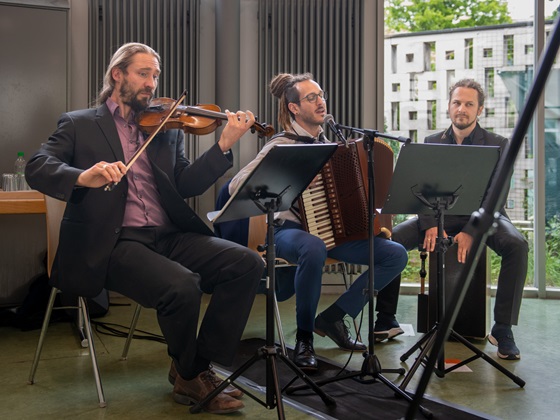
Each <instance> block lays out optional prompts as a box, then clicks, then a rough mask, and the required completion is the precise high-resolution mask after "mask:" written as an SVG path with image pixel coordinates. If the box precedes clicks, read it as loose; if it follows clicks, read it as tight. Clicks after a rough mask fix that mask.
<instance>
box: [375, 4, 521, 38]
mask: <svg viewBox="0 0 560 420" xmlns="http://www.w3.org/2000/svg"><path fill="white" fill-rule="evenodd" d="M511 22H512V20H511V17H510V15H509V10H508V7H507V4H506V3H505V2H502V1H500V0H484V1H480V0H386V1H385V31H386V32H387V33H398V32H421V31H433V30H440V29H449V28H471V27H474V26H488V25H498V24H502V23H511Z"/></svg>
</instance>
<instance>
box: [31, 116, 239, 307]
mask: <svg viewBox="0 0 560 420" xmlns="http://www.w3.org/2000/svg"><path fill="white" fill-rule="evenodd" d="M184 152H185V144H184V134H183V132H182V131H180V130H168V131H167V132H165V133H160V134H158V135H157V136H156V137H155V138H154V139H153V141H152V142H151V143H150V145H149V146H148V148H147V149H146V151H145V153H147V155H148V157H149V160H150V162H151V165H152V168H153V171H154V177H155V181H156V184H157V188H158V190H159V193H160V195H161V201H162V205H163V207H164V209H165V211H166V212H167V214H168V215H169V218H170V219H171V220H172V221H173V223H174V224H175V225H176V226H177V227H179V229H181V230H182V231H185V232H187V231H190V232H199V233H203V234H208V235H212V234H213V233H212V231H211V230H210V229H209V228H208V227H207V226H206V224H205V223H204V222H203V221H202V220H201V219H200V218H199V217H198V216H197V215H196V214H195V213H194V211H193V210H192V209H191V208H190V207H189V206H188V204H187V203H186V202H185V200H184V199H185V198H188V197H192V196H196V195H199V194H201V193H203V192H204V191H206V190H207V189H208V188H209V187H210V186H211V185H212V184H213V183H214V182H215V181H216V180H217V178H218V177H219V176H221V175H222V174H223V173H224V172H225V171H226V170H227V169H229V168H230V167H231V166H232V163H231V157H230V156H229V155H224V154H223V153H222V152H221V149H220V148H219V146H218V145H217V144H215V145H214V146H212V147H211V148H210V149H209V150H208V151H207V152H205V153H204V154H203V155H201V156H200V157H199V158H198V159H196V160H195V161H194V162H192V163H191V162H189V160H188V159H186V157H185V153H184ZM118 160H121V161H124V154H123V150H122V147H121V143H120V140H119V136H118V133H117V129H116V126H115V123H114V120H113V117H112V115H111V114H110V111H109V109H108V108H107V106H106V105H102V106H101V107H99V108H96V109H87V110H80V111H73V112H69V113H66V114H63V115H62V116H61V118H60V120H59V122H58V128H57V130H56V131H55V132H54V133H53V134H52V135H51V136H50V138H49V141H48V142H47V143H45V144H44V145H43V146H42V147H41V149H39V151H37V152H36V153H35V154H34V155H33V156H32V157H31V159H30V160H29V162H28V164H27V167H26V171H25V176H26V179H27V182H28V183H29V185H30V186H31V187H32V188H34V189H36V190H38V191H41V192H42V193H44V194H46V195H49V196H52V197H55V198H58V199H60V200H63V201H66V202H67V206H66V211H65V213H64V217H63V220H62V224H61V228H60V241H59V247H58V253H57V256H56V259H55V262H54V265H53V270H52V275H51V282H52V284H53V285H55V286H56V287H58V288H60V289H61V290H63V291H64V292H67V293H72V294H76V295H81V296H85V297H93V296H96V295H98V294H99V293H100V291H101V290H102V289H103V287H104V283H105V278H106V274H107V266H108V262H109V258H110V255H111V252H112V250H113V248H114V246H115V244H116V242H117V240H118V238H119V234H120V231H121V226H122V222H123V218H124V211H125V205H126V197H127V191H128V182H127V181H126V177H125V178H123V180H122V182H120V183H119V184H118V185H117V186H116V187H115V188H114V189H113V191H110V192H108V191H104V189H103V188H96V189H91V188H80V187H76V186H75V184H76V180H77V179H78V176H79V175H80V173H81V172H82V171H83V170H85V169H88V168H90V167H91V166H93V165H94V164H96V163H97V162H100V161H107V162H115V161H118ZM125 163H126V162H125Z"/></svg>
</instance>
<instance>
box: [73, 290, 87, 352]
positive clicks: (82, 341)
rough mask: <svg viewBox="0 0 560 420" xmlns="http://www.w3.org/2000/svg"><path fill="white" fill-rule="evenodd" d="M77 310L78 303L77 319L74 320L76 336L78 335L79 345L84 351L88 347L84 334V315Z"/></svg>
mask: <svg viewBox="0 0 560 420" xmlns="http://www.w3.org/2000/svg"><path fill="white" fill-rule="evenodd" d="M79 308H80V302H79V301H78V319H77V320H76V327H77V328H78V334H79V335H80V345H81V346H82V347H83V348H84V349H86V348H88V347H89V343H88V339H87V335H86V332H85V321H84V315H83V314H82V311H80V310H79Z"/></svg>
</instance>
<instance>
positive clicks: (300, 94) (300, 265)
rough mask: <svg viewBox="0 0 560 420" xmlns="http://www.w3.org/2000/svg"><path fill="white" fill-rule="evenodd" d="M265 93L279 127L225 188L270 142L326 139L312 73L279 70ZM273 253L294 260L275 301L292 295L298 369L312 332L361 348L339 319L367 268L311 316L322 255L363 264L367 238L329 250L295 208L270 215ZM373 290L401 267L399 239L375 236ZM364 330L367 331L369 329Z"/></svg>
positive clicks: (309, 352) (352, 305)
mask: <svg viewBox="0 0 560 420" xmlns="http://www.w3.org/2000/svg"><path fill="white" fill-rule="evenodd" d="M269 87H270V92H271V93H272V94H273V95H274V96H275V97H277V98H279V100H280V103H279V112H278V122H279V124H280V126H281V127H282V128H283V129H284V130H285V131H284V132H282V133H279V134H278V135H276V136H274V137H273V138H272V139H271V140H270V141H269V142H268V143H267V144H266V145H265V146H264V147H263V149H262V150H261V151H260V152H259V154H258V155H257V157H256V158H255V159H254V160H253V161H252V162H250V163H249V164H248V165H247V166H246V167H244V168H243V169H242V170H241V171H240V172H239V173H238V174H237V175H236V176H235V177H234V178H233V179H232V181H231V183H230V185H229V191H230V193H233V191H235V189H236V188H237V186H238V185H240V183H242V182H243V180H244V179H245V178H246V177H247V176H248V175H249V173H250V172H251V171H252V170H253V169H254V168H255V167H256V166H257V165H258V163H259V162H260V161H261V160H262V159H263V158H264V156H265V155H266V154H267V153H268V152H269V151H270V150H271V149H272V148H273V147H274V146H276V145H279V144H297V143H302V142H303V143H321V142H327V141H328V140H327V139H326V137H325V136H324V133H323V127H322V125H323V122H324V118H325V115H326V114H327V104H326V99H327V94H326V92H324V91H323V90H322V89H321V86H319V84H318V83H317V82H316V81H314V80H313V75H312V74H310V73H305V74H297V75H292V74H287V73H281V74H279V75H277V76H276V77H274V78H273V79H272V81H271V82H270V86H269ZM275 225H276V227H275V237H274V238H275V244H276V255H277V256H278V257H280V258H283V259H286V260H287V261H289V262H290V263H293V264H297V268H296V269H295V276H294V277H293V278H289V279H286V278H284V277H281V278H278V281H277V286H278V288H279V289H281V293H278V295H277V298H278V300H285V299H288V298H289V297H291V296H292V295H293V294H294V293H295V295H296V323H297V332H296V346H295V349H294V353H293V361H294V363H295V364H296V365H297V366H298V367H300V368H301V369H303V370H316V369H317V359H316V357H315V350H314V348H313V332H314V331H315V332H316V333H317V334H319V335H321V336H325V335H326V336H328V337H330V338H331V339H332V340H333V341H334V342H335V343H336V344H337V345H338V347H340V348H341V349H343V350H358V351H362V350H366V346H365V345H364V344H363V343H361V342H359V341H358V340H357V339H355V338H353V337H352V336H351V334H350V332H349V330H348V327H347V326H346V323H345V322H344V317H345V316H346V315H349V316H350V317H352V318H356V317H357V316H358V314H359V313H360V312H361V310H362V308H363V307H364V306H365V304H366V303H367V293H365V292H364V290H365V289H366V288H367V284H368V272H367V271H365V272H364V273H362V274H361V275H360V276H359V277H358V278H357V279H356V281H355V282H354V283H353V284H352V285H351V286H350V288H349V289H348V290H347V291H346V292H344V293H343V294H342V295H341V296H340V297H339V298H338V299H337V300H336V301H335V302H334V303H333V304H332V305H331V306H329V307H328V308H327V309H326V310H325V311H323V312H322V313H321V314H319V315H318V316H317V317H316V312H317V307H318V304H319V298H320V297H321V283H322V275H323V267H324V264H325V261H326V259H327V257H331V258H335V259H337V260H340V261H345V262H348V263H351V264H360V265H366V266H367V265H368V264H369V245H368V240H367V239H366V240H360V241H351V242H347V243H345V244H342V245H339V246H337V247H335V248H333V249H331V250H329V251H327V249H326V245H325V243H324V242H323V241H322V240H321V239H320V238H318V237H316V236H314V235H312V234H310V233H308V232H306V231H305V230H304V228H303V227H302V224H301V220H300V218H299V214H298V209H297V208H294V207H292V208H291V209H290V210H288V211H283V212H279V213H276V214H275ZM374 245H375V268H374V270H375V289H376V290H381V289H382V288H383V287H385V286H386V285H387V284H388V283H389V282H390V281H391V280H393V278H395V277H396V276H397V275H398V274H400V272H401V271H402V270H403V269H404V267H405V266H406V263H407V261H408V255H407V252H406V250H405V249H404V247H403V246H401V245H400V244H397V243H395V242H392V241H390V240H387V239H384V238H380V237H376V238H375V244H374ZM370 333H372V332H371V331H370Z"/></svg>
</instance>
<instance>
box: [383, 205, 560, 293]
mask: <svg viewBox="0 0 560 420" xmlns="http://www.w3.org/2000/svg"><path fill="white" fill-rule="evenodd" d="M405 218H406V216H402V215H399V216H395V220H394V224H395V225H396V224H398V223H400V222H402V221H404V220H405ZM523 234H524V235H525V236H526V239H527V242H528V243H529V264H528V270H527V279H526V281H525V286H533V278H534V272H535V270H534V249H533V233H532V232H527V231H524V232H523ZM545 235H546V239H545V242H546V257H545V258H546V287H560V216H558V215H556V216H554V217H552V218H551V219H549V220H548V222H547V224H546V227H545ZM489 255H490V271H491V284H492V285H494V286H496V285H497V283H498V275H499V274H500V267H501V263H502V258H501V257H500V256H499V255H497V254H496V253H494V252H492V251H490V250H489ZM408 258H409V260H408V265H407V267H406V268H405V270H404V271H403V272H402V281H403V282H409V283H418V281H419V277H420V276H419V274H418V273H419V272H420V263H421V260H420V253H419V252H418V251H417V250H413V251H410V252H409V253H408Z"/></svg>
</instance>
